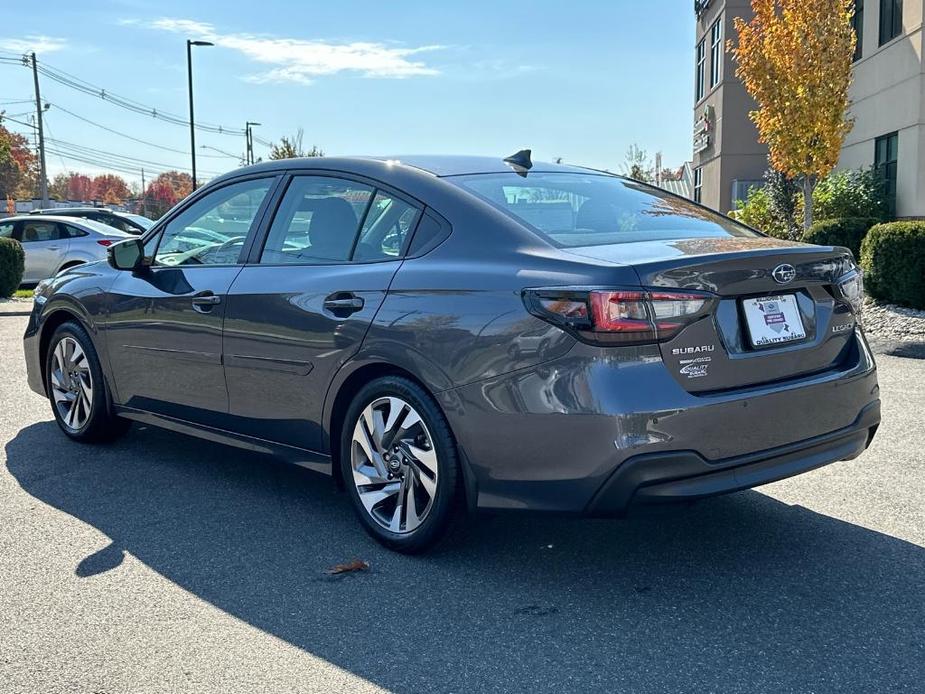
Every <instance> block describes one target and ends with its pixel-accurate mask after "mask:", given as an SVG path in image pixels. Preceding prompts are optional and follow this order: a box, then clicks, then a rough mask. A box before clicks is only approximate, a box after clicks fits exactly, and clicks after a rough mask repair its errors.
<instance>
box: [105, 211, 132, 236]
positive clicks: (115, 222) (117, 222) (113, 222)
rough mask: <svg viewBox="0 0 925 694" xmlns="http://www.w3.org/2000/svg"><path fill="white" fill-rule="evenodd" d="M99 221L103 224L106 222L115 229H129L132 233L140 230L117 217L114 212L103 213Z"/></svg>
mask: <svg viewBox="0 0 925 694" xmlns="http://www.w3.org/2000/svg"><path fill="white" fill-rule="evenodd" d="M97 221H100V222H102V223H103V224H106V225H108V226H111V227H113V228H115V229H118V230H119V231H127V232H130V233H137V231H138V229H137V228H136V227H134V226H132V225H131V224H129V223H128V222H127V221H125V220H124V219H120V218H119V217H116V215H114V214H107V215H103V216H101V217H100V218H99V219H98V220H97Z"/></svg>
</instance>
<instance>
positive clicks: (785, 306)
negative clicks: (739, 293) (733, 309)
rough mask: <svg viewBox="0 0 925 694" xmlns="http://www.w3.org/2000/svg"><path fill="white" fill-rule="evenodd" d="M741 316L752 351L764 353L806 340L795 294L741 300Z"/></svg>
mask: <svg viewBox="0 0 925 694" xmlns="http://www.w3.org/2000/svg"><path fill="white" fill-rule="evenodd" d="M741 304H742V314H743V315H744V316H745V324H746V327H747V329H748V337H749V341H750V342H751V345H752V347H754V348H756V349H764V348H767V347H775V346H778V345H782V344H790V343H793V342H797V341H799V340H804V339H806V328H805V327H804V326H803V317H802V316H801V315H800V305H799V302H798V301H797V297H796V295H795V294H776V295H773V296H758V297H752V298H750V299H742V300H741Z"/></svg>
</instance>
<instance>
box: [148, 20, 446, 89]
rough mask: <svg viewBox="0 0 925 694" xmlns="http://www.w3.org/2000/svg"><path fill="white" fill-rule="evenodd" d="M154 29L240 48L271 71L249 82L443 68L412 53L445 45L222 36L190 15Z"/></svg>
mask: <svg viewBox="0 0 925 694" xmlns="http://www.w3.org/2000/svg"><path fill="white" fill-rule="evenodd" d="M149 26H150V27H152V28H154V29H160V30H161V31H170V32H173V33H177V34H183V35H185V36H187V37H189V38H190V39H202V40H206V41H211V42H212V43H214V44H215V45H216V46H221V47H223V48H228V49H231V50H235V51H238V52H240V53H242V54H243V55H245V56H247V57H248V58H250V59H251V60H254V61H255V62H258V63H264V64H266V65H272V66H274V67H272V68H271V69H269V70H267V71H265V72H261V73H258V74H254V75H248V76H246V77H245V79H246V80H248V81H250V82H296V83H298V84H311V83H312V82H313V81H314V80H315V79H316V78H318V77H324V76H327V75H335V74H337V73H341V72H350V73H356V74H359V75H361V76H363V77H383V78H393V79H394V78H404V77H417V76H421V75H436V74H438V73H439V71H438V70H437V69H436V68H434V67H431V66H429V65H427V64H426V63H424V62H423V61H421V60H419V59H415V57H414V56H418V55H419V54H421V53H426V52H429V51H435V50H440V49H441V48H443V46H418V47H415V48H404V47H400V46H394V45H389V44H385V43H376V42H368V41H355V42H351V43H338V42H333V41H322V40H317V39H294V38H282V37H272V36H259V35H256V34H221V33H219V32H218V30H217V29H216V28H215V26H213V25H212V24H207V23H205V22H197V21H193V20H190V19H170V18H163V19H158V20H155V21H153V22H151V23H150V24H149Z"/></svg>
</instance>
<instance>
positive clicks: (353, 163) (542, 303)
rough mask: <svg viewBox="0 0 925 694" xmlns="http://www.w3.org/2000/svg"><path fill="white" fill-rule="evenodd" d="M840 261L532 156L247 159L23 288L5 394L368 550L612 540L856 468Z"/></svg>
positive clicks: (860, 394)
mask: <svg viewBox="0 0 925 694" xmlns="http://www.w3.org/2000/svg"><path fill="white" fill-rule="evenodd" d="M861 298H862V279H861V273H860V271H859V269H858V267H857V266H856V264H855V262H854V260H853V258H852V256H851V254H850V252H849V251H848V250H846V249H844V248H832V247H824V246H812V245H807V244H802V243H795V242H789V241H780V240H776V239H772V238H768V237H766V236H763V235H762V234H760V233H758V232H756V231H753V230H752V229H749V228H747V227H744V226H742V225H740V224H737V223H736V222H734V221H732V220H730V219H727V218H726V217H723V216H721V215H718V214H716V213H714V212H712V211H710V210H708V209H705V208H703V207H700V206H699V205H696V204H694V203H692V202H690V201H688V200H685V199H682V198H679V197H675V196H673V195H671V194H669V193H667V192H665V191H662V190H659V189H656V188H651V187H649V186H646V185H644V184H641V183H638V182H636V181H632V180H628V179H625V178H621V177H619V176H614V175H610V174H607V173H602V172H598V171H593V170H589V169H583V168H578V167H573V166H563V165H555V164H545V163H539V162H533V161H531V159H530V156H529V151H526V150H525V151H522V152H518V153H517V154H516V155H513V156H512V157H508V158H507V159H502V158H500V157H499V158H497V159H494V158H487V157H485V158H482V157H437V156H420V157H400V158H395V159H386V158H313V159H294V160H282V161H274V162H267V163H263V164H258V165H256V166H252V167H248V168H244V169H240V170H238V171H235V172H233V173H230V174H227V175H225V176H223V177H221V178H219V179H216V180H214V181H212V182H211V183H210V184H208V185H207V186H205V187H204V188H202V189H200V190H198V191H196V193H195V194H193V195H191V196H190V197H189V198H187V199H186V200H184V201H183V202H181V203H180V204H179V205H178V206H177V207H175V208H174V209H173V210H172V211H171V212H169V213H168V214H167V215H165V216H164V217H163V218H162V219H160V220H159V221H158V222H157V224H155V225H154V226H153V227H152V228H151V229H150V230H149V231H148V232H146V233H145V234H144V236H143V237H141V238H137V237H135V238H131V239H129V240H126V241H124V242H122V243H119V244H117V245H114V246H112V247H111V248H110V249H109V258H108V262H99V263H95V264H87V265H83V266H80V267H78V268H75V269H72V270H67V271H65V272H62V273H60V274H58V275H57V276H55V277H54V278H53V279H51V280H48V281H46V282H44V283H42V284H41V285H40V286H39V287H38V290H37V291H36V297H35V307H34V310H33V312H32V316H31V318H30V320H29V325H28V329H27V332H26V336H25V355H26V361H27V364H28V372H29V382H30V385H31V387H32V389H33V390H35V391H36V392H37V393H40V394H42V395H44V396H46V397H47V398H48V399H49V401H50V403H51V408H52V411H53V413H54V416H55V419H56V420H57V422H58V424H59V425H60V427H61V429H62V430H63V432H64V433H65V434H66V435H67V436H69V437H70V438H71V439H74V440H77V441H86V442H90V441H92V442H98V441H104V440H107V439H111V438H113V437H115V436H118V435H120V434H122V433H124V432H125V431H126V429H127V427H128V424H129V422H130V421H131V420H135V421H140V422H144V423H147V424H154V425H157V426H161V427H166V428H167V429H171V430H174V431H176V432H180V433H183V434H192V435H195V436H202V437H205V438H208V439H211V440H214V441H221V442H224V443H228V444H232V445H235V446H240V447H244V448H247V449H250V450H253V451H261V452H265V453H271V454H274V455H278V456H280V457H282V458H284V459H286V460H289V461H291V462H294V463H296V464H299V465H302V466H305V467H307V468H310V469H312V470H317V471H319V472H322V473H326V474H328V475H331V476H332V477H333V478H334V480H335V481H336V484H337V485H338V486H340V487H341V488H343V489H345V490H346V491H347V494H348V496H349V498H350V501H351V503H352V506H353V508H354V510H355V512H356V515H357V517H358V518H359V520H360V523H361V524H362V525H363V527H364V528H365V529H366V530H367V531H368V532H369V533H370V534H371V535H372V536H373V537H375V538H376V539H377V540H379V541H380V542H382V543H383V544H385V545H387V546H389V547H391V548H393V549H396V550H400V551H405V552H414V551H421V550H423V549H425V548H427V547H429V546H431V545H432V544H433V543H434V542H436V541H437V540H439V539H440V538H441V537H443V536H444V535H445V534H446V532H447V529H448V527H449V526H450V524H451V521H452V520H453V519H454V518H456V517H457V516H459V515H461V514H463V513H465V512H467V511H470V512H471V511H475V510H514V509H516V510H530V511H546V512H560V513H569V514H584V515H590V516H618V515H622V514H624V513H626V511H627V510H628V509H630V508H631V507H633V506H635V505H637V504H651V503H660V502H667V501H676V500H692V499H697V498H701V497H706V496H710V495H714V494H721V493H725V492H731V491H735V490H740V489H746V488H749V487H754V486H757V485H761V484H765V483H767V482H771V481H774V480H779V479H782V478H785V477H789V476H791V475H795V474H798V473H801V472H805V471H807V470H812V469H814V468H818V467H820V466H822V465H826V464H828V463H832V462H835V461H839V460H848V459H851V458H854V457H856V456H858V455H860V454H861V453H862V452H863V451H864V450H865V449H866V448H867V446H868V445H869V444H870V442H871V440H872V438H873V436H874V434H875V432H876V430H877V426H878V424H879V421H880V401H879V393H878V386H877V378H876V371H875V367H874V360H873V358H872V356H871V352H870V349H869V348H868V345H867V342H866V341H865V338H864V335H863V334H862V332H861V328H860V326H859V325H858V318H859V306H860V302H861Z"/></svg>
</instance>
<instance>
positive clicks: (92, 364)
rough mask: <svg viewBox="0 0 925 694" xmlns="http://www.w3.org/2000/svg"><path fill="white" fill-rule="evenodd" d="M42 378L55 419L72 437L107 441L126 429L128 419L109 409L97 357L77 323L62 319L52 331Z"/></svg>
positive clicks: (91, 343) (85, 333) (87, 337)
mask: <svg viewBox="0 0 925 694" xmlns="http://www.w3.org/2000/svg"><path fill="white" fill-rule="evenodd" d="M45 382H46V387H47V391H48V399H49V400H50V401H51V407H52V412H53V413H54V415H55V421H57V422H58V426H59V427H61V430H62V431H63V432H64V433H65V434H67V435H68V436H70V437H71V438H72V439H75V440H77V441H87V442H91V441H107V440H112V439H114V438H116V437H118V436H120V435H121V434H123V433H125V431H126V430H127V429H128V427H129V422H128V421H127V420H125V419H121V418H119V417H116V416H115V415H113V414H112V412H111V410H110V407H109V403H110V398H109V394H108V392H107V390H106V381H105V379H104V378H103V371H102V369H101V368H100V361H99V357H98V356H97V354H96V349H94V347H93V342H92V341H91V340H90V336H89V335H88V334H87V331H86V330H84V328H83V326H81V325H80V324H79V323H75V322H67V323H63V324H61V325H60V326H59V327H58V329H57V330H55V333H54V335H52V337H51V342H50V343H49V346H48V354H47V356H46V360H45Z"/></svg>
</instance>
